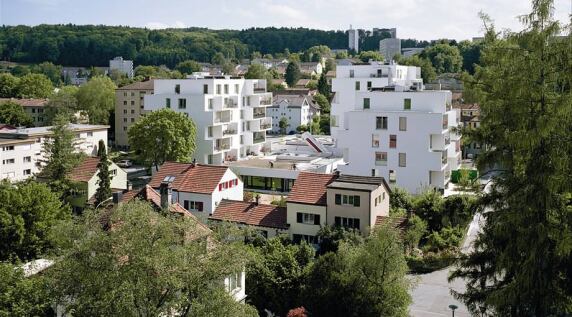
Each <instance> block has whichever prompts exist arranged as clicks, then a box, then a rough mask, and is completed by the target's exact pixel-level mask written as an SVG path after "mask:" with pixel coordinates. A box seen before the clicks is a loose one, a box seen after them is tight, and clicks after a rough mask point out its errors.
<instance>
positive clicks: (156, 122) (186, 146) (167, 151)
mask: <svg viewBox="0 0 572 317" xmlns="http://www.w3.org/2000/svg"><path fill="white" fill-rule="evenodd" d="M128 135H129V145H130V146H131V149H133V150H134V151H135V153H137V155H138V156H139V157H140V158H141V160H142V161H143V162H145V164H147V165H149V166H155V168H156V169H157V170H158V168H159V165H161V164H163V163H165V162H166V161H178V162H188V161H190V160H191V158H192V154H193V152H194V150H195V146H196V141H195V137H196V127H195V123H194V122H193V121H192V120H191V119H190V118H187V117H186V116H185V115H183V114H182V113H177V112H174V111H172V110H170V109H162V110H159V111H153V112H151V113H150V114H148V115H147V116H145V117H144V118H143V119H141V120H139V121H138V122H136V123H135V124H134V125H132V126H131V128H129V131H128Z"/></svg>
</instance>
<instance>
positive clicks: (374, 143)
mask: <svg viewBox="0 0 572 317" xmlns="http://www.w3.org/2000/svg"><path fill="white" fill-rule="evenodd" d="M371 147H374V148H378V147H379V134H372V135H371ZM396 147H397V135H396V134H390V135H389V148H390V149H395V148H396Z"/></svg>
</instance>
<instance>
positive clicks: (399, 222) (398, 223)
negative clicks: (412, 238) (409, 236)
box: [375, 216, 407, 234]
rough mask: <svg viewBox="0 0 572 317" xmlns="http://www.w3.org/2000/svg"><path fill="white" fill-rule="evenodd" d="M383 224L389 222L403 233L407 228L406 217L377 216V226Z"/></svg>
mask: <svg viewBox="0 0 572 317" xmlns="http://www.w3.org/2000/svg"><path fill="white" fill-rule="evenodd" d="M383 224H388V225H389V226H390V227H392V228H395V229H397V231H399V232H400V233H401V234H403V233H405V230H407V218H406V217H388V216H377V217H376V218H375V226H376V227H377V226H381V225H383Z"/></svg>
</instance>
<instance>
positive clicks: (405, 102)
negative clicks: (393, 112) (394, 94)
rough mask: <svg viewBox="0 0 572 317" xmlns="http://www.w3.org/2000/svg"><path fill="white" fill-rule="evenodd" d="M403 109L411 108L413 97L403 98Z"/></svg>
mask: <svg viewBox="0 0 572 317" xmlns="http://www.w3.org/2000/svg"><path fill="white" fill-rule="evenodd" d="M403 110H411V99H409V98H405V99H403Z"/></svg>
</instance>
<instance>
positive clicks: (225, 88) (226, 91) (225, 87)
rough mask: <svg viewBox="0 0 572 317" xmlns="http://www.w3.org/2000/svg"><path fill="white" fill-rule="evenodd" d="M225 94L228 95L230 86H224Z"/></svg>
mask: <svg viewBox="0 0 572 317" xmlns="http://www.w3.org/2000/svg"><path fill="white" fill-rule="evenodd" d="M224 94H225V95H228V84H224Z"/></svg>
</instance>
